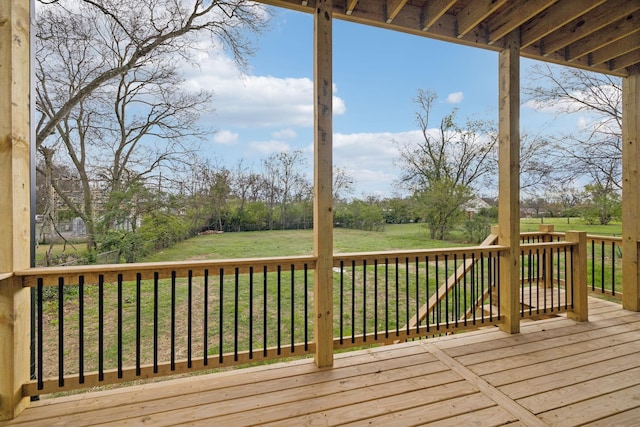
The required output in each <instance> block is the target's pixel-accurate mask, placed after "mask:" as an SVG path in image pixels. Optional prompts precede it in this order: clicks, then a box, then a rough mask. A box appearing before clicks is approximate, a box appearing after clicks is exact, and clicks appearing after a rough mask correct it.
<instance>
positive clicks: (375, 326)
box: [373, 259, 378, 341]
mask: <svg viewBox="0 0 640 427" xmlns="http://www.w3.org/2000/svg"><path fill="white" fill-rule="evenodd" d="M373 294H374V295H373V339H374V340H376V341H377V340H378V260H377V259H376V260H374V261H373Z"/></svg>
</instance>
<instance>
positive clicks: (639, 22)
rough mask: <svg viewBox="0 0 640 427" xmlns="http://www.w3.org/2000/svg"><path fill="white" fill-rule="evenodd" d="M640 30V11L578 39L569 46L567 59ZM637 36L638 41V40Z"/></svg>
mask: <svg viewBox="0 0 640 427" xmlns="http://www.w3.org/2000/svg"><path fill="white" fill-rule="evenodd" d="M639 31H640V12H636V13H634V14H633V15H628V16H627V17H625V18H623V19H621V20H619V21H618V22H616V23H615V25H609V26H608V27H607V28H602V29H600V30H598V31H596V32H595V33H591V34H590V35H589V36H587V37H585V38H583V39H581V40H578V41H577V42H575V43H573V44H571V45H569V46H567V48H566V49H565V52H566V53H565V56H566V57H567V61H573V60H575V59H576V58H580V57H583V56H585V55H587V54H589V53H591V52H593V51H595V50H597V49H599V48H602V47H604V46H607V45H609V44H610V43H613V42H616V41H618V40H620V39H622V38H624V37H625V36H626V35H627V34H632V35H636V33H638V32H639ZM638 40H640V39H638V38H636V43H637V42H638Z"/></svg>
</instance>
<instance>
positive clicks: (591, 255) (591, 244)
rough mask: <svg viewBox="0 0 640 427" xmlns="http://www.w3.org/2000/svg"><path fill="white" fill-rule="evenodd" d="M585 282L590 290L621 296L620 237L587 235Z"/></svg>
mask: <svg viewBox="0 0 640 427" xmlns="http://www.w3.org/2000/svg"><path fill="white" fill-rule="evenodd" d="M587 254H588V261H587V283H588V284H589V287H590V289H591V291H592V292H596V293H600V294H603V295H609V296H613V297H617V298H621V297H622V237H607V236H591V235H588V236H587Z"/></svg>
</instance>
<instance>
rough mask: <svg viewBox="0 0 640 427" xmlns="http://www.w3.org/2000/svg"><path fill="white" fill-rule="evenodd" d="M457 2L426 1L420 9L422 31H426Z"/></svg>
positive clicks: (451, 0) (455, 0) (445, 0)
mask: <svg viewBox="0 0 640 427" xmlns="http://www.w3.org/2000/svg"><path fill="white" fill-rule="evenodd" d="M456 2H457V0H433V1H428V2H426V3H425V4H424V6H423V7H422V21H423V22H422V30H423V31H427V30H428V29H429V28H431V27H432V26H433V25H435V23H436V22H437V21H438V20H439V19H440V18H441V17H442V15H444V14H445V13H447V11H448V10H449V9H450V8H451V6H453V5H454V4H456Z"/></svg>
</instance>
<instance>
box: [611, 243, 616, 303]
mask: <svg viewBox="0 0 640 427" xmlns="http://www.w3.org/2000/svg"><path fill="white" fill-rule="evenodd" d="M615 294H616V242H611V295H615Z"/></svg>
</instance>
